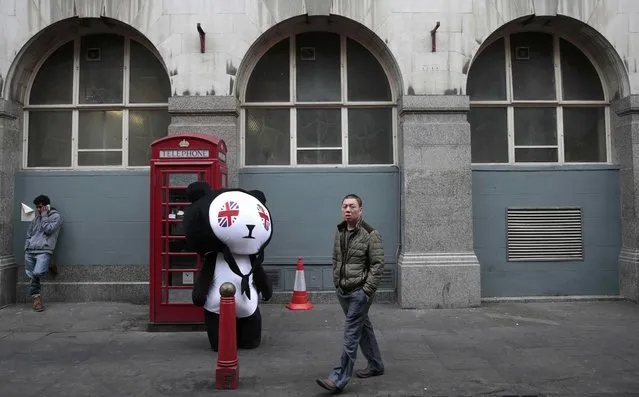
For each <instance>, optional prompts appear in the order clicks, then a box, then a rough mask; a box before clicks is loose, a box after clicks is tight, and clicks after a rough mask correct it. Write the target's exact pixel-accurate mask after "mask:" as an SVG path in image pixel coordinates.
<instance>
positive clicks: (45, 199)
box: [33, 194, 51, 206]
mask: <svg viewBox="0 0 639 397" xmlns="http://www.w3.org/2000/svg"><path fill="white" fill-rule="evenodd" d="M33 204H35V205H36V206H38V205H49V204H51V200H49V196H45V195H44V194H41V195H39V196H38V197H36V198H34V199H33Z"/></svg>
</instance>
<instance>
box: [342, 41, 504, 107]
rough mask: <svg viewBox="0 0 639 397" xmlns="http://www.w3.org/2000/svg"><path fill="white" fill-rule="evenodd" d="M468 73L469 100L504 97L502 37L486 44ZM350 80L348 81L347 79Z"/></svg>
mask: <svg viewBox="0 0 639 397" xmlns="http://www.w3.org/2000/svg"><path fill="white" fill-rule="evenodd" d="M470 70H471V72H470V74H469V75H468V95H469V96H470V100H471V101H482V100H483V101H499V100H505V99H506V52H505V50H504V39H499V40H497V41H495V42H494V43H492V44H491V45H489V46H488V48H486V49H485V50H484V51H483V52H482V53H481V54H480V55H479V56H478V57H477V59H476V60H475V61H474V62H473V65H472V66H471V69H470ZM349 82H350V81H349Z"/></svg>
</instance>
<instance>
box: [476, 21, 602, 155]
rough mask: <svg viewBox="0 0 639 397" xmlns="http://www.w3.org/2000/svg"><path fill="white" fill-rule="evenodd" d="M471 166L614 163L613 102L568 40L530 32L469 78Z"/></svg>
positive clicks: (511, 38)
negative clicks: (612, 134)
mask: <svg viewBox="0 0 639 397" xmlns="http://www.w3.org/2000/svg"><path fill="white" fill-rule="evenodd" d="M468 95H469V96H470V100H471V110H470V113H469V116H468V120H469V122H470V124H471V142H472V162H473V163H511V164H512V163H560V164H562V163H600V162H607V161H608V160H609V157H610V155H609V147H610V145H609V138H608V137H609V133H608V131H609V127H608V126H609V111H610V109H609V102H608V100H607V99H608V98H607V97H606V94H605V91H604V89H603V87H602V84H601V80H600V78H599V75H598V73H597V71H596V70H595V67H594V66H593V64H592V63H591V62H590V60H589V59H588V58H587V57H586V56H585V55H584V53H582V52H581V51H580V50H579V49H578V48H577V47H575V46H574V45H573V44H571V43H570V42H568V41H566V40H564V39H563V38H560V37H558V36H554V35H551V34H547V33H541V32H525V33H516V34H511V35H507V36H505V37H502V38H500V39H498V40H496V41H495V42H493V43H492V44H490V45H489V46H488V47H487V48H486V49H485V50H484V51H483V52H482V53H481V54H480V55H479V56H478V57H477V59H476V61H475V62H474V63H473V65H472V67H471V70H470V74H469V76H468Z"/></svg>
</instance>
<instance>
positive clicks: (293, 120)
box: [238, 30, 399, 169]
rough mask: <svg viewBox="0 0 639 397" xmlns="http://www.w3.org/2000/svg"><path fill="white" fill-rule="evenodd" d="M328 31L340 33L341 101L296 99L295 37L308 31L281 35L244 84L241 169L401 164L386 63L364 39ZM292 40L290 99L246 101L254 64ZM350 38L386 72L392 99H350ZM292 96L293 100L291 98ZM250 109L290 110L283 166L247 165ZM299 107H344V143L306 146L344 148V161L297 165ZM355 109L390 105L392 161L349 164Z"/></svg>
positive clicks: (394, 101)
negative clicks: (350, 121)
mask: <svg viewBox="0 0 639 397" xmlns="http://www.w3.org/2000/svg"><path fill="white" fill-rule="evenodd" d="M325 32H326V33H333V34H337V35H339V36H340V88H341V89H340V94H341V100H340V101H333V102H316V101H313V102H310V101H298V100H297V59H296V36H297V35H298V34H302V33H305V32H303V31H300V32H295V33H291V34H288V35H282V36H278V37H277V40H276V41H274V42H270V43H269V45H268V46H265V47H266V48H265V49H264V51H263V52H261V53H260V54H259V57H257V61H256V62H255V65H253V67H252V69H251V70H250V72H249V73H247V84H245V85H244V87H243V89H242V91H241V93H240V94H241V95H240V109H239V110H240V112H239V115H240V150H239V152H240V153H239V154H238V156H239V161H240V167H241V168H260V169H261V168H367V167H368V168H370V167H392V166H396V165H397V163H398V158H399V155H398V144H397V123H398V109H397V96H398V95H397V93H396V92H395V90H394V88H393V84H392V80H391V79H390V76H391V74H390V73H389V71H388V69H387V67H386V65H385V64H384V62H382V61H381V60H380V58H379V56H377V54H375V52H373V51H371V50H370V49H369V47H368V46H366V45H365V44H364V43H362V42H361V41H359V40H357V39H356V38H354V37H352V36H348V35H345V34H343V33H337V32H334V31H330V30H327V31H325ZM286 39H288V40H289V62H288V64H289V101H288V102H246V91H247V89H248V80H250V78H251V76H252V74H253V71H254V70H255V67H257V65H258V63H259V61H260V60H261V59H262V58H263V57H264V55H266V53H267V52H268V51H269V50H270V49H271V48H272V47H273V46H275V45H276V44H278V43H279V42H281V41H282V40H286ZM347 39H351V40H353V41H356V42H357V43H359V44H360V45H361V46H362V47H364V48H365V49H366V50H367V51H369V53H370V54H371V55H372V56H373V57H374V58H375V59H376V60H377V62H378V63H379V65H380V67H381V68H382V70H383V71H384V74H385V75H386V81H387V83H388V86H389V90H390V94H391V100H390V101H370V102H368V101H348V100H347V94H348V78H347V75H348V63H347V48H346V45H347ZM291 99H292V101H291ZM250 108H269V109H288V110H289V116H290V118H289V123H290V147H289V152H290V162H289V164H284V165H281V164H280V165H268V164H266V165H247V164H246V110H247V109H250ZM300 108H313V109H328V108H332V109H335V108H337V109H340V110H341V113H340V115H341V138H342V146H340V147H316V148H311V147H308V148H307V147H303V148H301V149H302V151H303V150H322V149H326V150H338V149H339V150H341V151H342V162H341V163H338V164H297V152H298V150H299V149H300V148H298V147H297V109H300ZM353 108H360V109H361V108H385V109H387V108H390V109H391V141H392V144H393V151H392V153H393V154H392V156H393V158H392V162H390V163H381V164H380V163H375V164H349V163H348V110H349V109H353Z"/></svg>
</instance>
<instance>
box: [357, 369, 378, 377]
mask: <svg viewBox="0 0 639 397" xmlns="http://www.w3.org/2000/svg"><path fill="white" fill-rule="evenodd" d="M355 375H357V377H358V378H370V377H371V376H380V375H384V370H381V371H371V370H370V369H368V368H364V369H360V370H359V371H355Z"/></svg>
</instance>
